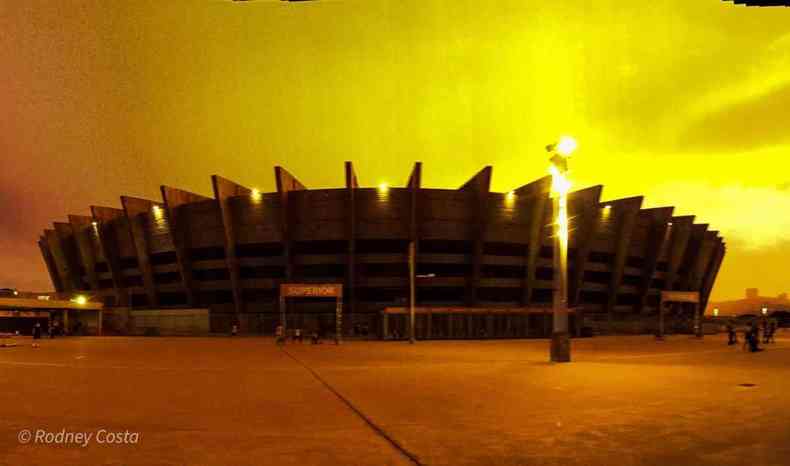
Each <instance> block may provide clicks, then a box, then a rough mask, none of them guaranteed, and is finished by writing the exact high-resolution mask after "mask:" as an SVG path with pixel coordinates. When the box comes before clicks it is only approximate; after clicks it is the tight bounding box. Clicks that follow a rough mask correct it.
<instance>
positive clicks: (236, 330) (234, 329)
mask: <svg viewBox="0 0 790 466" xmlns="http://www.w3.org/2000/svg"><path fill="white" fill-rule="evenodd" d="M238 333H239V326H238V325H236V324H233V325H232V326H231V327H230V336H232V337H235V336H236V335H237V334H238Z"/></svg>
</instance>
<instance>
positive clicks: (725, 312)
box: [705, 288, 790, 316]
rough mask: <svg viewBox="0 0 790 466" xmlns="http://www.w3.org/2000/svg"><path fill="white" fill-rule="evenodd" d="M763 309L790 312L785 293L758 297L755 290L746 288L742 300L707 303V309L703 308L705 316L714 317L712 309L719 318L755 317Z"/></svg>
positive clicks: (788, 300)
mask: <svg viewBox="0 0 790 466" xmlns="http://www.w3.org/2000/svg"><path fill="white" fill-rule="evenodd" d="M764 307H765V308H767V309H768V312H769V313H771V312H774V311H790V299H787V293H782V294H780V295H779V296H776V297H769V296H760V293H759V290H758V289H757V288H747V289H746V297H745V298H744V299H736V300H733V301H721V302H716V303H714V302H712V303H709V304H708V306H707V308H705V315H714V312H713V311H714V309H718V310H719V315H720V316H738V315H742V314H755V315H757V314H760V313H761V312H762V309H763V308H764Z"/></svg>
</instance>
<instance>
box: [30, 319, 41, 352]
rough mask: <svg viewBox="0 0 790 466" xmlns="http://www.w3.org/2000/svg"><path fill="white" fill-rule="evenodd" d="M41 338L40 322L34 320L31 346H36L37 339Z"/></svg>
mask: <svg viewBox="0 0 790 466" xmlns="http://www.w3.org/2000/svg"><path fill="white" fill-rule="evenodd" d="M40 339H41V323H40V322H36V325H34V326H33V345H32V346H33V348H38V341H37V340H40Z"/></svg>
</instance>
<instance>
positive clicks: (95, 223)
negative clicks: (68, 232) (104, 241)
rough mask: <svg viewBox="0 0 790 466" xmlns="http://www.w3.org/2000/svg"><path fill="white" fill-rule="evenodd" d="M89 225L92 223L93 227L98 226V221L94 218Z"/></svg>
mask: <svg viewBox="0 0 790 466" xmlns="http://www.w3.org/2000/svg"><path fill="white" fill-rule="evenodd" d="M91 225H93V226H94V227H97V226H99V223H98V222H96V221H95V220H94V221H92V222H91Z"/></svg>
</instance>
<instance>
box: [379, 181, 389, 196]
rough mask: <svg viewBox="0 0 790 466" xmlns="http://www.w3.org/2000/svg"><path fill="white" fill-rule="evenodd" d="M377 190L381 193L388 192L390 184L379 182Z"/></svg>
mask: <svg viewBox="0 0 790 466" xmlns="http://www.w3.org/2000/svg"><path fill="white" fill-rule="evenodd" d="M378 190H379V192H380V193H381V194H385V193H388V192H389V190H390V185H389V184H387V183H379V187H378Z"/></svg>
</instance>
